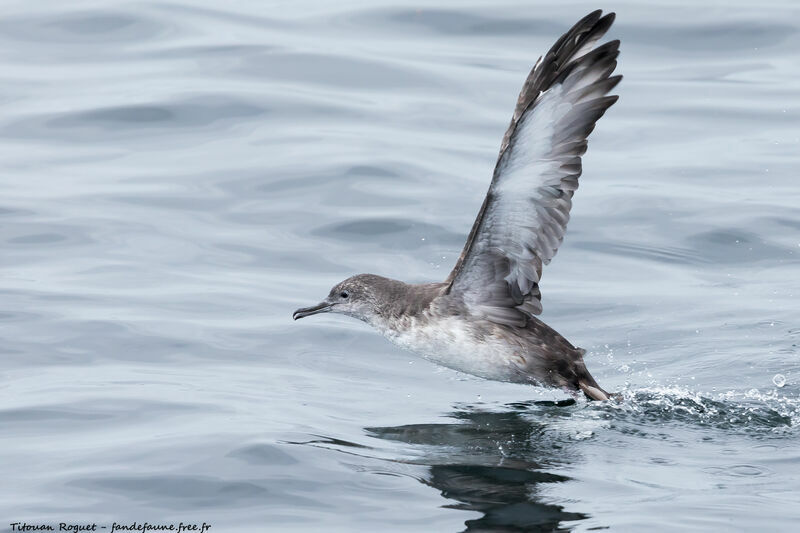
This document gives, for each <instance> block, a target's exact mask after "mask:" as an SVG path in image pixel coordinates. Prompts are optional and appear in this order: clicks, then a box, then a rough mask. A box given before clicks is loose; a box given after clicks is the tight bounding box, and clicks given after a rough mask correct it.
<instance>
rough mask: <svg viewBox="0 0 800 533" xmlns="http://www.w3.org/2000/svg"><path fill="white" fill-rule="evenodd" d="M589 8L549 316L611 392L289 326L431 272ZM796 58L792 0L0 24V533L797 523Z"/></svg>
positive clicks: (467, 6)
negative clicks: (493, 378) (86, 526)
mask: <svg viewBox="0 0 800 533" xmlns="http://www.w3.org/2000/svg"><path fill="white" fill-rule="evenodd" d="M597 7H603V8H604V9H606V10H614V11H616V12H617V22H616V24H615V26H614V27H613V28H612V30H611V32H610V33H609V36H608V38H619V39H621V40H622V55H621V58H620V65H619V68H618V70H619V72H620V73H622V74H624V76H625V79H624V80H623V82H622V84H621V85H620V86H619V88H618V90H617V91H616V92H618V94H619V95H620V100H619V102H618V103H617V104H616V105H615V106H614V107H613V108H612V109H611V110H610V111H609V112H608V113H607V114H606V116H605V117H604V118H603V119H602V120H601V121H600V123H599V124H598V127H597V129H596V130H595V133H594V134H593V136H592V138H591V142H590V146H589V150H588V152H587V155H586V157H585V159H584V174H583V176H582V178H581V188H580V190H579V191H578V193H577V195H576V197H575V202H574V207H573V211H572V220H571V222H570V225H569V231H568V232H567V237H566V239H565V241H564V244H563V246H562V247H561V249H560V251H559V254H558V256H557V257H556V258H555V260H554V261H553V262H552V264H550V265H549V266H548V267H547V268H546V269H545V272H544V277H543V281H542V284H541V289H542V294H543V304H544V314H543V316H542V318H543V319H544V320H545V321H546V322H547V323H548V324H550V325H551V326H553V327H554V328H555V329H556V330H558V331H559V332H561V333H562V334H563V335H565V336H566V337H567V338H569V339H570V340H571V341H572V342H573V343H574V344H576V345H578V346H582V347H584V348H586V349H587V351H588V353H587V356H586V361H587V365H588V367H589V369H590V371H591V372H592V374H594V375H595V377H596V378H597V380H598V381H599V382H600V383H601V384H602V386H603V387H604V388H606V389H608V390H613V391H617V392H620V393H621V395H622V400H621V401H620V402H617V403H606V404H599V403H587V402H585V401H578V402H573V401H569V398H568V397H566V396H565V395H563V394H562V393H560V392H558V391H549V390H540V389H537V388H534V387H526V386H521V385H512V384H504V383H494V382H488V381H482V380H479V379H477V378H471V377H468V376H464V375H460V374H457V373H455V372H452V371H449V370H444V369H441V368H437V367H435V366H433V365H431V364H429V363H427V362H425V361H423V360H420V359H417V358H415V356H413V355H412V354H410V353H406V352H402V351H400V350H398V349H396V348H394V347H393V346H392V345H390V344H389V343H387V342H386V341H384V340H383V339H381V338H379V337H378V336H377V335H376V334H375V333H373V332H372V331H370V330H369V329H368V328H367V327H366V326H364V325H363V324H360V323H357V322H355V321H349V320H347V319H345V318H344V317H336V316H318V317H311V318H308V319H305V320H303V321H299V322H296V323H294V322H292V320H291V312H292V310H294V309H295V308H297V307H300V306H305V305H311V304H313V303H316V302H317V301H319V300H320V299H321V298H322V297H323V296H324V295H326V294H327V291H328V289H329V287H330V286H331V285H333V284H334V283H336V282H338V281H339V280H341V279H343V278H345V277H347V276H349V275H351V274H355V273H359V272H373V273H377V274H382V275H385V276H389V277H394V278H399V279H403V280H406V281H413V282H422V281H439V280H442V279H444V277H445V276H446V275H447V273H448V272H449V269H450V268H451V266H452V265H453V263H454V261H455V258H456V257H457V256H458V254H459V253H460V250H461V247H462V245H463V243H464V240H465V237H466V234H467V232H468V230H469V228H470V225H471V223H472V221H473V218H474V216H475V214H476V212H477V210H478V207H479V206H480V203H481V201H482V199H483V194H484V192H485V190H486V187H487V186H488V183H489V178H490V176H491V171H492V167H493V164H494V160H495V157H496V155H497V150H498V147H499V144H500V139H501V137H502V134H503V132H504V130H505V127H506V125H507V123H508V120H509V118H510V116H511V112H512V109H513V105H514V102H515V99H516V97H517V93H518V91H519V88H520V86H521V84H522V81H523V80H524V78H525V76H526V74H527V72H528V70H529V69H530V68H531V66H532V65H533V63H534V62H535V61H536V59H537V58H538V57H539V55H540V54H541V53H543V52H544V51H545V50H547V48H549V46H550V45H551V44H552V42H553V41H554V40H555V39H556V38H557V37H559V36H560V35H561V34H562V33H563V32H564V31H565V30H566V29H567V28H568V27H569V26H571V25H572V24H573V23H574V22H575V21H577V20H578V19H579V18H580V17H582V16H583V15H585V14H586V13H588V12H589V11H591V10H593V9H595V8H597ZM799 50H800V5H798V4H797V3H796V2H792V1H788V0H787V1H771V0H768V1H765V2H757V3H753V2H742V1H736V2H733V3H731V2H710V3H695V2H685V1H679V0H675V1H658V2H647V3H643V2H632V1H627V2H624V1H615V2H611V3H609V4H607V5H597V4H590V3H586V2H571V1H570V2H553V3H549V4H544V3H539V2H531V1H509V2H502V3H501V4H496V3H489V2H484V3H481V2H474V1H468V2H447V3H437V2H429V1H426V0H421V1H420V2H414V3H404V2H399V1H397V0H389V1H385V2H366V1H356V0H342V1H339V2H244V1H236V2H224V3H223V2H212V1H210V0H193V1H188V0H172V1H170V2H162V1H150V2H141V1H125V2H123V1H91V0H87V1H76V2H55V1H46V2H22V1H18V0H6V1H5V2H3V3H2V5H0V67H2V68H0V77H1V78H2V83H0V191H1V192H0V339H2V343H0V354H2V356H1V357H0V456H1V457H2V460H0V476H1V477H2V482H1V483H0V487H1V488H0V530H3V531H7V530H10V529H11V526H10V524H11V523H13V522H27V523H28V524H51V525H53V524H54V525H56V526H57V524H58V523H59V522H67V523H76V524H77V523H89V522H94V523H97V524H98V527H101V526H105V527H107V528H110V527H111V525H112V523H113V522H116V523H122V524H130V523H132V522H134V521H135V522H137V523H143V522H149V523H152V524H168V523H175V524H177V523H179V522H193V523H203V522H205V523H207V524H210V525H211V526H212V529H211V530H210V531H211V532H212V533H213V532H252V531H281V532H285V531H342V532H355V531H365V532H367V531H414V532H417V531H426V532H427V531H464V530H466V531H503V532H514V531H590V530H596V529H609V530H611V531H664V532H667V531H669V532H671V531H703V532H707V531H791V530H795V529H796V525H797V523H798V520H800V444H799V439H800V182H798V168H800V138H799V137H800V100H798V95H800V74H798V73H799V72H800V54H799V53H798V51H799ZM107 531H110V529H107Z"/></svg>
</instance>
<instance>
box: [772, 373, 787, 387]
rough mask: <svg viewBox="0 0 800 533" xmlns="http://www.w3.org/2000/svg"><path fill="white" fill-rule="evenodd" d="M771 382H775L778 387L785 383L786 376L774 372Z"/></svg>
mask: <svg viewBox="0 0 800 533" xmlns="http://www.w3.org/2000/svg"><path fill="white" fill-rule="evenodd" d="M772 382H773V383H774V384H775V386H776V387H778V388H780V387H783V386H784V385H786V378H785V377H784V375H783V374H775V375H774V376H773V377H772Z"/></svg>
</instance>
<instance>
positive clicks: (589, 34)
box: [446, 10, 622, 326]
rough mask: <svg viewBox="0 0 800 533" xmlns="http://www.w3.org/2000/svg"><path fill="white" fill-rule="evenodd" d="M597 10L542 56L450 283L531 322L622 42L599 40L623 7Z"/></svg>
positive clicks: (476, 301) (518, 321) (480, 307)
mask: <svg viewBox="0 0 800 533" xmlns="http://www.w3.org/2000/svg"><path fill="white" fill-rule="evenodd" d="M601 15H602V12H601V11H599V10H598V11H595V12H593V13H590V14H589V15H587V16H586V17H584V18H583V19H582V20H580V21H579V22H578V23H577V24H575V26H573V27H572V28H571V29H570V30H569V31H568V32H567V33H565V34H564V35H563V36H562V37H561V38H560V39H559V40H558V41H556V43H555V44H554V45H553V47H552V48H551V49H550V51H549V52H548V53H547V54H546V55H545V56H544V57H542V58H540V59H539V61H538V62H537V63H536V66H535V67H534V68H533V70H532V71H531V73H530V74H529V75H528V78H527V79H526V80H525V84H524V85H523V87H522V92H521V93H520V95H519V99H518V101H517V106H516V109H515V110H514V116H513V117H512V119H511V124H510V125H509V127H508V130H507V131H506V134H505V136H504V137H503V142H502V144H501V147H500V155H499V156H498V159H497V165H496V166H495V170H494V176H493V178H492V183H491V185H490V187H489V192H488V193H487V194H486V198H485V200H484V202H483V205H482V206H481V210H480V212H479V213H478V218H477V219H476V220H475V224H474V225H473V227H472V231H471V232H470V235H469V238H468V239H467V244H466V246H465V247H464V251H463V252H462V253H461V257H459V259H458V262H457V263H456V266H455V268H454V269H453V271H452V272H451V273H450V276H449V277H448V279H447V281H446V283H448V284H449V287H448V291H451V292H457V293H460V294H461V295H462V296H463V298H464V301H465V302H466V303H467V304H468V305H469V306H470V308H471V309H472V310H473V311H474V312H478V313H480V314H482V315H484V316H486V317H487V318H488V319H490V320H492V321H495V322H497V323H501V324H509V325H517V326H524V325H525V323H526V322H527V319H528V317H530V316H531V315H534V314H539V313H541V311H542V305H541V295H540V292H539V285H538V283H539V279H540V278H541V274H542V265H544V264H547V263H549V262H550V260H551V259H552V258H553V256H554V255H555V254H556V251H557V250H558V247H559V245H560V244H561V241H562V240H563V238H564V233H565V231H566V228H567V222H568V221H569V212H570V208H571V207H572V196H573V194H574V192H575V190H576V189H577V188H578V177H579V176H580V175H581V156H582V155H583V154H584V152H585V151H586V146H587V138H588V136H589V134H590V133H591V132H592V130H593V129H594V126H595V123H596V122H597V120H598V119H599V118H600V117H601V116H602V115H603V113H605V111H606V109H608V108H609V107H610V106H611V105H612V104H613V103H614V102H616V100H617V96H606V95H607V94H608V92H609V91H611V89H613V88H614V86H615V85H616V84H617V83H619V81H620V79H621V78H622V76H612V75H611V74H612V72H613V71H614V68H615V67H616V65H617V62H616V58H617V56H618V55H619V41H610V42H607V43H605V44H602V45H601V46H599V47H597V48H594V45H595V43H596V42H597V41H598V40H599V39H600V38H601V37H602V36H603V35H604V34H605V33H606V31H607V30H608V28H609V27H610V26H611V24H612V22H613V21H614V14H613V13H609V14H608V15H605V16H601Z"/></svg>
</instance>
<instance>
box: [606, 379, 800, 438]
mask: <svg viewBox="0 0 800 533" xmlns="http://www.w3.org/2000/svg"><path fill="white" fill-rule="evenodd" d="M590 407H591V408H592V409H599V410H601V411H603V412H604V415H605V418H607V419H609V420H612V421H613V420H619V421H622V420H624V421H627V422H637V423H647V424H650V423H656V422H658V423H664V422H677V423H683V424H688V425H690V426H694V427H697V428H713V429H718V430H725V431H729V432H734V433H748V434H761V435H769V434H772V433H782V432H785V431H790V430H792V429H794V428H797V427H798V426H800V398H797V397H790V396H787V395H780V394H778V392H777V391H776V390H772V391H769V392H764V391H759V390H758V389H750V390H748V391H744V392H741V391H728V392H720V393H703V392H697V391H692V390H690V389H688V388H683V387H675V386H673V387H648V388H642V389H635V390H624V391H622V392H621V393H620V395H619V398H618V399H617V401H616V402H608V403H604V404H590Z"/></svg>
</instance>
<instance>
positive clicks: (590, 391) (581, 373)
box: [577, 348, 611, 402]
mask: <svg viewBox="0 0 800 533" xmlns="http://www.w3.org/2000/svg"><path fill="white" fill-rule="evenodd" d="M577 350H578V352H579V354H580V355H579V361H580V362H579V364H578V388H579V389H580V390H582V391H583V393H584V394H585V395H586V397H587V398H589V399H590V400H597V401H599V402H604V401H606V400H608V399H609V398H611V394H609V393H607V392H606V391H604V390H603V389H602V387H600V385H598V384H597V382H596V381H595V380H594V378H593V377H592V375H591V374H590V373H589V371H588V370H587V369H586V364H585V363H584V362H583V356H584V354H585V353H586V350H584V349H583V348H578V349H577Z"/></svg>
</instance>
